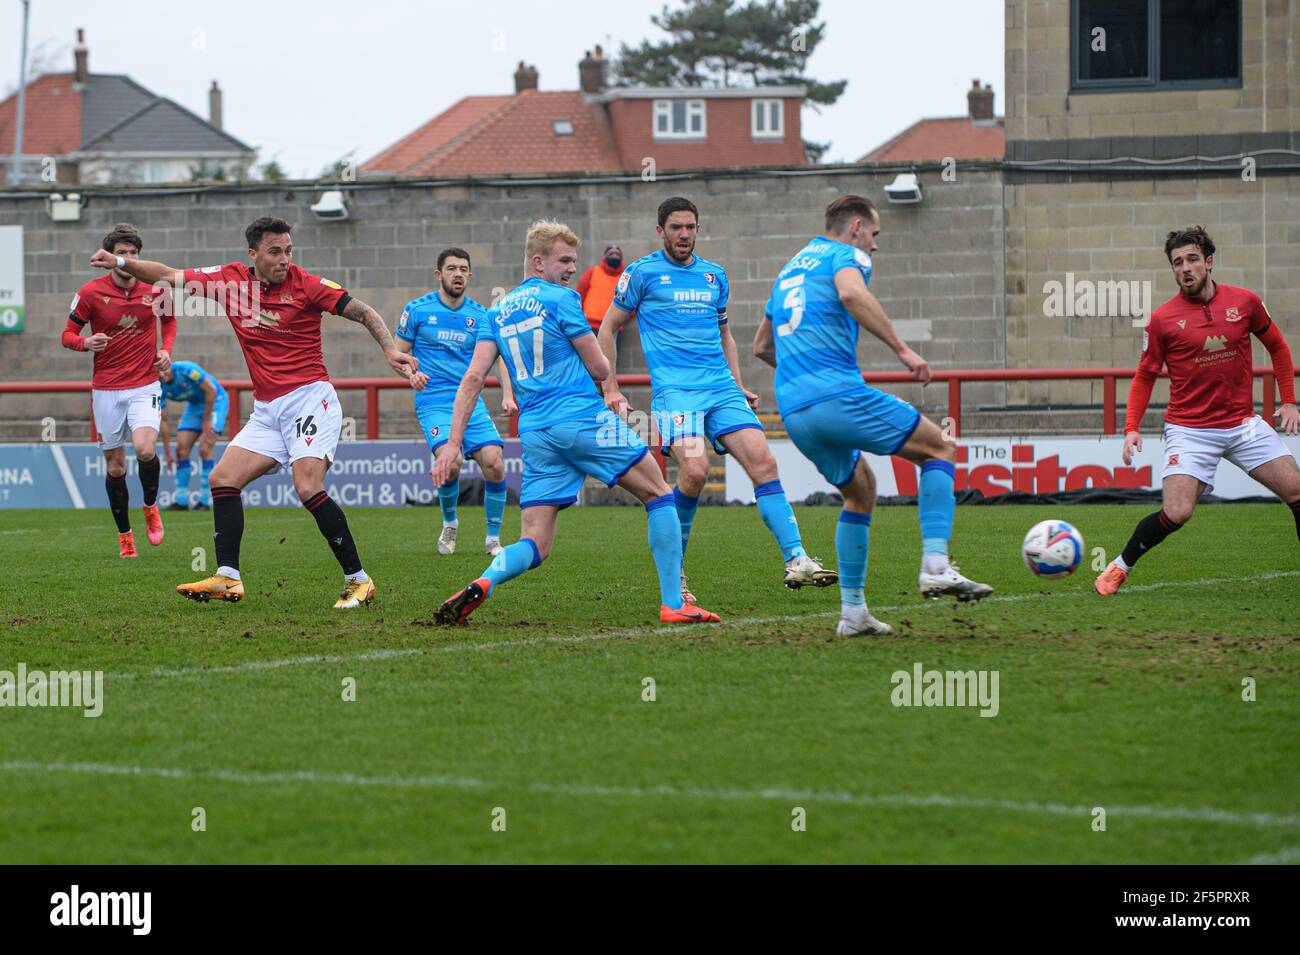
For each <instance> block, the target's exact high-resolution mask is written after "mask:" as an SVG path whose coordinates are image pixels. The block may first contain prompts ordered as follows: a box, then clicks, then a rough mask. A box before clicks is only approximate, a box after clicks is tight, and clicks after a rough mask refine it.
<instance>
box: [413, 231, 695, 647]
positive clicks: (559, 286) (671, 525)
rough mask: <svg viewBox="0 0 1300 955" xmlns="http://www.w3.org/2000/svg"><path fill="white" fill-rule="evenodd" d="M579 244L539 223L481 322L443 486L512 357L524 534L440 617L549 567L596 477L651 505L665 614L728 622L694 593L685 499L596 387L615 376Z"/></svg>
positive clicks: (671, 619) (457, 616)
mask: <svg viewBox="0 0 1300 955" xmlns="http://www.w3.org/2000/svg"><path fill="white" fill-rule="evenodd" d="M578 244H579V243H578V237H577V236H576V235H575V234H574V233H573V230H572V229H570V228H569V227H568V226H566V225H563V224H562V223H559V222H535V223H533V225H532V228H530V229H529V230H528V235H527V237H526V238H525V240H524V254H525V256H526V258H525V259H524V280H523V281H522V282H520V283H519V285H517V286H515V288H514V289H512V290H511V291H510V292H508V293H506V295H505V296H504V297H503V298H502V299H501V300H500V301H499V302H497V303H496V304H495V305H493V306H492V308H491V309H489V310H488V314H487V319H486V320H485V321H484V322H483V323H482V325H481V326H480V328H479V333H478V344H477V345H476V346H475V348H474V357H473V359H472V360H471V361H470V365H469V369H468V371H466V373H465V377H464V380H463V381H462V382H461V384H460V388H459V390H458V391H457V392H456V403H455V407H454V411H453V414H452V423H451V434H450V436H449V437H448V438H447V442H446V443H445V444H444V445H443V446H442V447H441V448H439V449H438V453H437V457H436V460H435V461H434V465H433V475H434V483H435V484H437V483H441V482H442V481H443V480H445V479H446V477H447V475H448V474H450V473H451V472H452V470H453V469H454V468H455V467H457V466H458V465H459V463H460V457H461V453H462V452H461V448H462V446H463V442H464V440H465V434H466V431H467V429H468V427H469V425H470V420H471V417H472V414H473V410H474V407H475V403H476V402H477V401H478V396H479V392H480V391H481V390H482V388H483V379H484V376H485V375H486V374H487V372H488V369H490V368H491V367H492V364H493V363H494V362H495V361H496V360H497V357H498V356H500V357H501V358H502V360H504V361H505V363H506V365H507V366H508V368H509V370H510V379H511V381H513V382H514V386H515V393H516V394H517V395H518V396H519V440H520V442H521V443H522V444H523V449H524V473H523V478H522V481H521V484H520V488H519V510H520V512H521V515H522V516H521V518H520V521H521V523H522V525H523V536H522V537H521V538H520V539H519V540H518V541H516V542H515V543H513V544H511V545H510V546H509V547H507V548H505V549H504V550H502V551H501V553H499V554H497V556H496V557H495V559H493V561H492V563H491V564H489V565H488V567H487V569H486V570H485V571H483V574H482V576H480V577H478V578H476V579H475V580H473V581H471V582H470V583H469V584H468V585H467V586H466V587H465V588H464V589H462V590H460V591H459V592H457V593H455V594H453V595H452V596H450V597H448V598H447V600H445V601H444V602H443V604H442V606H441V607H440V608H439V609H438V614H437V616H438V621H439V623H445V624H457V623H464V622H465V620H466V619H467V618H468V617H469V615H470V614H471V613H473V612H474V610H475V609H476V608H477V607H478V606H479V605H480V604H482V603H483V601H485V600H487V599H488V598H489V597H491V596H492V594H494V593H495V592H496V588H497V587H499V586H500V585H501V584H504V583H505V582H506V581H508V580H511V579H512V578H514V577H518V576H519V575H520V574H524V573H527V572H528V571H530V570H532V569H533V568H535V567H537V566H539V565H540V564H541V563H542V561H543V560H545V559H546V556H547V555H548V554H549V553H550V551H551V545H552V543H553V542H554V540H555V526H556V522H557V520H558V518H559V514H560V511H561V510H563V509H564V508H566V507H568V506H569V505H571V504H573V503H575V502H576V501H577V499H578V491H579V490H581V488H582V485H583V482H584V480H585V479H586V478H587V476H591V477H594V478H596V479H597V480H599V481H601V482H602V483H604V484H606V485H608V486H609V487H613V486H614V485H615V484H617V485H619V486H620V487H622V488H623V489H624V490H626V491H628V492H629V493H631V494H632V495H634V496H635V497H636V498H637V500H639V501H640V502H641V503H642V504H644V505H645V510H646V523H647V527H648V531H647V536H648V539H649V544H650V553H651V554H652V555H653V557H654V562H655V569H656V571H657V572H658V576H659V596H660V608H659V619H660V621H662V622H663V623H716V622H717V621H718V615H717V614H715V613H710V612H709V611H707V610H703V609H701V608H700V607H697V606H694V605H693V604H692V603H690V602H687V601H684V600H683V599H682V596H681V572H682V538H681V535H682V528H681V524H680V523H679V522H678V520H677V511H676V509H675V508H674V507H673V496H672V494H671V492H670V491H669V489H668V485H667V484H666V483H664V479H663V477H662V476H661V475H660V473H659V468H658V467H657V466H656V465H655V462H654V460H653V459H652V458H651V457H650V456H649V454H648V453H647V448H646V446H645V445H644V444H642V443H641V440H640V439H639V438H638V437H637V436H636V435H635V434H633V433H632V432H631V431H629V430H628V428H627V426H626V425H624V424H623V422H622V421H621V420H620V419H619V418H618V416H617V415H615V414H613V413H612V412H610V411H608V410H606V408H605V406H604V405H603V404H602V403H601V400H600V397H599V396H598V395H597V394H596V393H595V391H594V390H593V389H592V387H591V380H592V379H593V378H595V379H596V380H597V381H599V380H601V379H602V378H604V377H605V376H606V375H607V374H609V365H608V363H607V362H606V361H605V356H604V355H602V354H601V351H600V347H599V346H598V345H597V344H596V338H595V336H594V335H592V333H591V326H590V325H588V324H587V319H586V316H585V315H583V312H582V299H581V298H579V297H578V293H577V292H575V291H573V289H570V288H568V287H567V286H568V284H569V280H570V279H571V278H573V273H574V272H576V271H577V261H578Z"/></svg>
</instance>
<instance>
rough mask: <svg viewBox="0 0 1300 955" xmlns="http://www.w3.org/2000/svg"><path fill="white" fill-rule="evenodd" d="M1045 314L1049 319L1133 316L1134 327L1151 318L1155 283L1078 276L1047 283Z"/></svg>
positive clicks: (1044, 294)
mask: <svg viewBox="0 0 1300 955" xmlns="http://www.w3.org/2000/svg"><path fill="white" fill-rule="evenodd" d="M1043 315H1044V316H1046V317H1047V318H1076V317H1077V318H1131V319H1133V327H1134V328H1146V326H1147V323H1148V322H1150V321H1151V283H1150V281H1138V280H1137V279H1129V280H1120V281H1113V280H1107V281H1104V282H1096V281H1093V280H1092V279H1075V277H1074V273H1073V272H1066V273H1065V281H1064V282H1058V281H1056V280H1055V279H1053V280H1051V281H1048V282H1044V283H1043Z"/></svg>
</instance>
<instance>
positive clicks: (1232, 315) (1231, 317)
mask: <svg viewBox="0 0 1300 955" xmlns="http://www.w3.org/2000/svg"><path fill="white" fill-rule="evenodd" d="M1223 317H1224V318H1226V319H1227V320H1228V321H1230V322H1239V321H1241V309H1239V308H1230V309H1228V310H1227V311H1226V312H1224V313H1223Z"/></svg>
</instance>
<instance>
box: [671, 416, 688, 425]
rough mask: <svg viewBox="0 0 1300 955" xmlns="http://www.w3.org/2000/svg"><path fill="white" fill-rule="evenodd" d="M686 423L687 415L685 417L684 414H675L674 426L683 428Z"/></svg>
mask: <svg viewBox="0 0 1300 955" xmlns="http://www.w3.org/2000/svg"><path fill="white" fill-rule="evenodd" d="M685 421H686V415H684V414H675V415H673V424H675V425H677V426H678V427H679V428H680V427H681V426H682V424H683V423H684V422H685Z"/></svg>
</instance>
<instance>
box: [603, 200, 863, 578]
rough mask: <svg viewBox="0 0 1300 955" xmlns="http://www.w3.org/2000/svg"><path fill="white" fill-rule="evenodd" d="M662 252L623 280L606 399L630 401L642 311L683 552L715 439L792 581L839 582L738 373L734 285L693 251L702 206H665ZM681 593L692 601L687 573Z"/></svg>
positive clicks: (608, 344) (610, 336)
mask: <svg viewBox="0 0 1300 955" xmlns="http://www.w3.org/2000/svg"><path fill="white" fill-rule="evenodd" d="M658 218H659V225H658V227H657V228H656V230H655V231H656V234H657V235H658V236H659V240H660V241H661V242H662V243H663V248H662V249H660V250H659V251H658V252H652V253H650V254H649V255H646V256H642V257H641V258H639V259H637V260H636V261H635V262H633V263H632V264H631V265H630V266H628V268H627V270H626V271H625V272H624V273H623V274H622V275H621V276H619V280H618V285H617V286H616V291H615V293H614V301H613V303H612V304H611V305H610V307H609V311H608V312H606V313H605V320H604V321H603V322H602V323H601V326H600V346H601V348H602V349H603V350H604V352H605V357H606V358H607V359H608V360H609V367H610V369H611V372H610V375H609V377H608V378H606V379H605V382H604V384H603V385H602V388H603V390H604V393H605V404H606V406H608V407H609V409H610V410H611V411H614V412H616V413H617V414H619V415H623V414H625V413H626V412H627V411H628V409H629V408H630V407H631V406H630V405H629V404H628V401H627V398H626V397H625V396H624V395H623V393H622V391H620V390H619V387H618V376H617V375H616V374H614V373H613V371H612V369H614V368H617V367H618V344H617V341H618V333H619V332H620V331H621V330H622V329H623V327H624V326H625V325H626V324H627V322H628V319H630V318H631V317H632V313H633V312H636V314H637V330H638V333H639V334H640V336H641V348H642V351H644V352H645V361H646V365H647V367H648V368H649V369H650V384H651V391H652V396H651V399H650V410H651V412H652V413H653V415H654V417H655V421H656V423H657V425H658V428H659V433H660V435H661V436H662V444H663V451H664V452H665V453H667V452H668V451H670V450H671V452H672V455H673V458H674V459H675V460H676V462H677V487H676V488H674V489H673V501H674V504H675V505H676V507H677V518H678V520H679V521H680V522H681V525H682V552H683V553H685V551H686V545H687V543H688V542H689V540H690V536H691V528H692V526H693V524H694V522H695V512H696V508H698V507H699V503H700V492H701V491H702V490H704V482H705V481H706V480H708V475H709V459H708V448H707V446H706V442H707V443H708V445H711V446H712V448H713V450H714V451H716V452H717V453H718V454H731V455H733V456H734V457H735V458H736V461H737V462H738V463H739V464H740V466H741V467H743V468H744V469H745V473H746V474H748V475H749V477H750V480H752V481H753V482H754V499H755V502H756V504H757V509H758V513H759V516H760V517H761V518H762V520H763V523H764V524H765V525H767V529H768V531H769V532H770V533H771V534H772V537H773V538H774V539H775V540H776V543H777V546H778V547H779V548H780V550H781V557H782V559H783V560H784V561H785V585H786V586H787V587H790V588H798V587H803V586H805V585H808V584H811V585H813V586H816V587H825V586H828V585H830V584H833V583H835V581H836V580H837V579H838V577H837V575H836V573H835V571H833V570H826V569H824V568H823V567H822V565H821V564H819V563H818V562H817V561H816V560H815V559H814V558H812V557H809V556H808V554H807V553H806V552H805V551H804V549H803V542H802V540H801V539H800V537H799V524H798V522H797V521H796V520H795V516H794V511H793V510H792V509H791V507H790V502H789V501H788V500H787V499H786V496H785V489H784V488H783V487H782V486H781V476H780V474H778V473H777V466H776V458H774V457H773V456H772V452H771V451H770V450H769V449H768V446H767V437H766V436H765V435H764V434H763V425H762V424H761V423H760V422H759V420H758V416H757V415H756V414H754V409H755V408H757V407H758V395H756V394H754V393H753V392H752V391H747V390H746V389H745V386H744V384H743V383H742V381H741V377H740V358H739V352H738V350H737V348H736V341H735V339H734V338H733V337H732V335H731V327H730V325H729V324H728V323H727V303H728V299H729V297H730V285H729V284H728V282H727V273H726V271H725V270H724V269H723V268H722V266H720V265H718V264H717V263H715V262H710V261H709V260H708V259H705V258H702V257H701V256H699V255H697V254H696V253H695V240H696V238H697V236H698V235H699V225H700V222H699V210H697V209H696V208H695V204H694V203H693V202H691V201H690V200H689V199H685V198H682V197H681V196H674V197H673V198H671V199H665V200H664V201H663V202H662V203H660V205H659V216H658ZM681 584H682V597H683V599H685V600H686V601H687V602H688V603H690V602H692V601H693V600H694V597H693V595H692V594H691V592H690V588H689V587H688V586H687V582H686V578H685V576H684V575H683V578H682V582H681Z"/></svg>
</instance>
